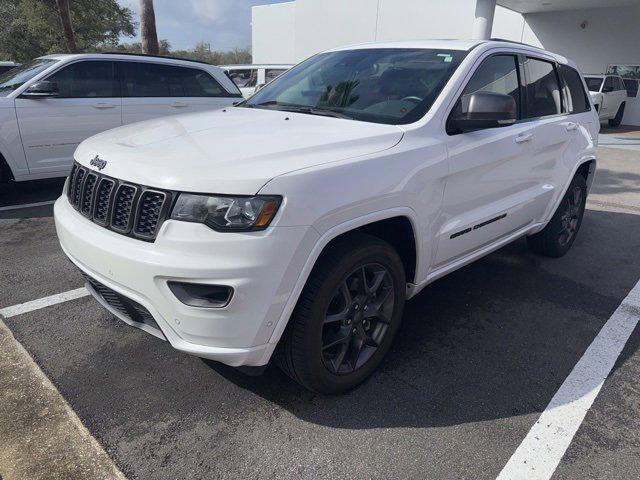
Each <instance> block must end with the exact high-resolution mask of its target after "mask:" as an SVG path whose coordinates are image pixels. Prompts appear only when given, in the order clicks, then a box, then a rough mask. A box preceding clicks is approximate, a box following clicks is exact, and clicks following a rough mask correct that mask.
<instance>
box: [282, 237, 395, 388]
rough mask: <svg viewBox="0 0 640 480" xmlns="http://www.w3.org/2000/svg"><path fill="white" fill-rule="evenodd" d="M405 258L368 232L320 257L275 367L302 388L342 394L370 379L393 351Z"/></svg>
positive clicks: (301, 296)
mask: <svg viewBox="0 0 640 480" xmlns="http://www.w3.org/2000/svg"><path fill="white" fill-rule="evenodd" d="M405 292H406V279H405V273H404V267H403V264H402V260H401V259H400V257H399V255H398V253H397V252H396V251H395V250H394V249H393V247H391V245H389V244H388V243H386V242H384V241H382V240H380V239H378V238H376V237H373V236H370V235H365V234H353V235H350V236H348V237H346V238H344V239H341V240H338V241H337V242H336V243H335V244H334V245H332V246H330V247H329V249H328V250H327V251H325V252H323V254H322V255H321V257H320V258H319V260H318V263H317V264H316V266H315V267H314V269H313V271H312V272H311V275H310V276H309V279H308V280H307V284H306V285H305V288H304V290H303V292H302V294H301V295H300V299H299V300H298V304H297V305H296V308H295V310H294V312H293V315H292V317H291V319H290V321H289V325H288V326H287V330H286V331H285V333H284V335H283V338H282V339H281V340H280V344H279V345H278V351H277V352H276V361H277V363H278V364H279V366H280V367H281V368H282V369H283V370H284V372H285V373H286V374H287V375H289V376H290V377H291V378H293V379H294V380H295V381H297V382H298V383H300V384H301V385H303V386H304V387H306V388H308V389H309V390H312V391H314V392H318V393H323V394H338V393H342V392H346V391H348V390H350V389H352V388H354V387H356V386H357V385H359V384H360V383H362V382H363V381H364V380H365V379H366V378H367V377H369V376H370V375H371V374H372V373H373V371H374V370H375V369H376V367H377V366H378V365H379V364H380V362H381V361H382V359H383V358H384V356H385V354H386V353H387V351H388V350H389V347H390V346H391V343H392V340H393V337H394V335H395V333H396V331H397V329H398V327H399V325H400V321H401V318H402V311H403V309H404V303H405Z"/></svg>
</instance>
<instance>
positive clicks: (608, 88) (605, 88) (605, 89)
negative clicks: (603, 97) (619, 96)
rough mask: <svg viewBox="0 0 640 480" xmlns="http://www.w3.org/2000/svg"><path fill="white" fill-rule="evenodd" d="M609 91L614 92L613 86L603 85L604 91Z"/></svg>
mask: <svg viewBox="0 0 640 480" xmlns="http://www.w3.org/2000/svg"><path fill="white" fill-rule="evenodd" d="M609 92H613V87H609V86H604V87H602V93H609Z"/></svg>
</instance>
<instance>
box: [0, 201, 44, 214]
mask: <svg viewBox="0 0 640 480" xmlns="http://www.w3.org/2000/svg"><path fill="white" fill-rule="evenodd" d="M54 203H56V201H55V200H47V201H46V202H36V203H23V204H22V205H8V206H6V207H0V212H5V211H7V210H20V209H21V208H31V207H42V206H44V205H52V204H54Z"/></svg>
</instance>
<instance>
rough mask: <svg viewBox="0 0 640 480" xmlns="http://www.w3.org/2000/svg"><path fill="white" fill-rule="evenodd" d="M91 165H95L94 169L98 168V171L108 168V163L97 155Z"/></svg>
mask: <svg viewBox="0 0 640 480" xmlns="http://www.w3.org/2000/svg"><path fill="white" fill-rule="evenodd" d="M89 164H90V165H93V166H94V167H97V168H98V170H102V169H103V168H104V167H106V166H107V161H106V160H102V159H101V158H100V157H99V156H98V155H96V156H95V157H93V158H92V159H91V161H90V162H89Z"/></svg>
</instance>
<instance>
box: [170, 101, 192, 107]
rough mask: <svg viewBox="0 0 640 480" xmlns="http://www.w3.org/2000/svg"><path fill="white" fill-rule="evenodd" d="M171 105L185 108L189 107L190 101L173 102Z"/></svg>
mask: <svg viewBox="0 0 640 480" xmlns="http://www.w3.org/2000/svg"><path fill="white" fill-rule="evenodd" d="M171 106H172V107H173V108H184V107H188V106H189V104H188V103H184V102H173V103H172V104H171Z"/></svg>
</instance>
